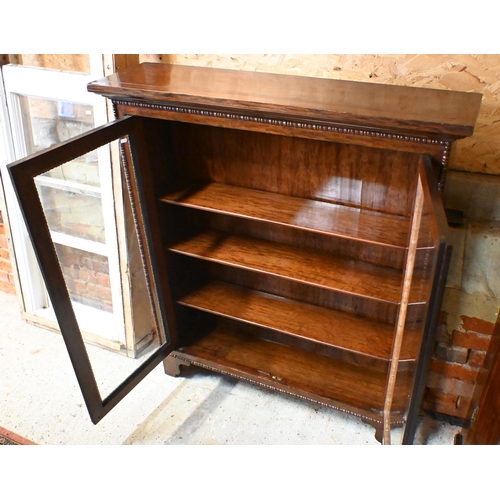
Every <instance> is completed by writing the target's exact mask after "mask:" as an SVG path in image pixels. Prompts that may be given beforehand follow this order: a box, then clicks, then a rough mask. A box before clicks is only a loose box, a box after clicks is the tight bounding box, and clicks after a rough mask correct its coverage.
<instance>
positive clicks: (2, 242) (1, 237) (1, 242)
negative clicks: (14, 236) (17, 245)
mask: <svg viewBox="0 0 500 500" xmlns="http://www.w3.org/2000/svg"><path fill="white" fill-rule="evenodd" d="M2 229H3V228H2V226H0V248H8V247H7V238H6V237H5V234H4V233H3V231H2Z"/></svg>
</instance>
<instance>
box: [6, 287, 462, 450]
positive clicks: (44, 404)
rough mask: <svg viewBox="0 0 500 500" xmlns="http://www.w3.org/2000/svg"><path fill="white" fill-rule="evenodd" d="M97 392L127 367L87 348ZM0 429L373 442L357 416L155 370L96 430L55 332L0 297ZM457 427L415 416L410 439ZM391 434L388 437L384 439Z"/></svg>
mask: <svg viewBox="0 0 500 500" xmlns="http://www.w3.org/2000/svg"><path fill="white" fill-rule="evenodd" d="M88 350H89V355H90V357H91V359H92V363H93V366H95V367H96V373H98V374H102V375H98V378H99V380H102V381H103V382H102V386H101V387H102V389H103V391H104V392H105V391H107V390H108V389H109V388H110V387H111V388H112V386H113V385H114V383H115V380H114V379H113V377H109V376H108V375H106V376H105V375H104V373H106V374H111V375H114V376H116V380H118V378H120V376H121V375H123V374H124V373H128V372H129V371H131V370H133V369H134V368H135V366H136V364H137V362H136V361H135V360H131V359H128V358H125V357H123V356H120V355H118V354H114V353H110V352H108V351H106V350H103V349H99V348H96V347H92V346H90V347H89V348H88ZM0 404H1V406H0V426H1V427H4V428H5V429H8V430H10V431H12V432H14V433H16V434H18V435H20V436H23V437H25V438H27V439H29V440H31V441H34V442H35V443H38V444H45V445H61V444H64V445H84V444H90V445H99V444H105V445H119V444H143V445H154V444H196V445H202V444H233V445H236V444H239V445H250V444H254V445H262V444H273V445H284V444H288V445H290V444H292V445H299V444H301V445H304V444H307V445H319V444H330V445H331V444H351V445H379V443H378V442H377V441H376V440H375V437H374V431H373V428H372V427H370V426H369V425H367V424H364V423H363V422H361V420H360V419H358V418H355V417H352V416H350V415H347V414H343V413H341V412H338V411H335V410H333V409H330V408H327V407H323V406H320V405H317V404H313V403H310V402H306V401H302V400H298V399H296V398H294V397H291V396H290V397H289V396H287V395H283V394H279V393H271V392H269V391H267V390H265V389H263V388H259V387H256V386H253V385H250V384H247V383H245V382H241V381H237V380H234V379H231V378H226V377H221V376H219V375H215V374H211V373H208V372H202V371H201V370H190V371H189V373H188V375H187V376H184V377H179V378H171V377H167V376H166V375H165V374H164V373H163V367H162V366H161V365H160V366H158V367H157V368H156V369H155V370H154V371H153V372H152V373H151V374H150V375H149V376H148V377H146V379H145V380H144V381H143V382H141V383H140V384H139V386H138V387H136V388H135V389H134V390H133V391H132V393H130V394H129V395H128V396H127V397H126V398H125V399H124V400H123V401H122V402H121V403H119V404H118V405H117V407H116V408H114V409H113V410H112V411H111V412H110V414H108V415H107V416H106V417H105V418H104V419H103V420H102V421H101V422H100V423H99V424H98V425H93V424H92V423H91V422H90V419H89V417H88V414H87V410H86V408H85V405H84V404H83V399H82V396H81V393H80V390H79V388H78V385H77V382H76V378H75V375H74V374H73V370H72V367H71V364H70V361H69V357H68V355H67V353H66V350H65V347H64V344H63V340H62V337H61V336H60V335H59V334H56V333H53V332H50V331H47V330H44V329H41V328H37V327H34V326H32V325H29V324H27V323H26V322H24V321H23V320H22V319H21V315H20V312H19V306H18V302H17V299H16V297H15V296H12V295H8V294H5V293H2V292H0ZM459 431H460V428H459V427H455V426H452V425H449V424H446V423H443V422H437V421H435V420H432V419H430V418H428V417H425V418H424V419H423V420H422V422H421V423H420V426H419V429H418V431H417V436H416V440H415V442H416V443H418V444H430V445H447V444H448V445H451V444H453V439H454V436H455V434H456V433H458V432H459ZM399 437H400V433H398V432H397V430H396V431H395V432H394V436H393V439H392V440H393V443H396V442H398V439H399Z"/></svg>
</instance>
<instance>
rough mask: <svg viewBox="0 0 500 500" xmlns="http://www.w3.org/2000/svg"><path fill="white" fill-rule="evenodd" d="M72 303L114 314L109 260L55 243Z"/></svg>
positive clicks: (102, 256)
mask: <svg viewBox="0 0 500 500" xmlns="http://www.w3.org/2000/svg"><path fill="white" fill-rule="evenodd" d="M54 246H55V249H56V252H57V256H58V257H59V263H60V264H61V268H62V271H63V274H64V277H65V280H66V285H67V287H68V291H69V294H70V297H71V300H73V301H75V302H78V303H80V304H83V305H86V306H90V307H94V308H96V309H99V310H101V311H106V312H113V299H112V296H111V282H110V279H109V264H108V258H107V257H105V256H104V255H99V254H96V253H91V252H86V251H84V250H79V249H77V248H72V247H69V246H67V245H61V244H57V243H55V245H54Z"/></svg>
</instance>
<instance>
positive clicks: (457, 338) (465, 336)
mask: <svg viewBox="0 0 500 500" xmlns="http://www.w3.org/2000/svg"><path fill="white" fill-rule="evenodd" d="M490 340H491V337H490V336H489V335H484V334H482V333H476V332H461V331H459V330H454V331H453V340H452V343H453V345H456V346H461V347H468V348H469V349H474V350H475V351H486V350H487V349H488V346H489V344H490Z"/></svg>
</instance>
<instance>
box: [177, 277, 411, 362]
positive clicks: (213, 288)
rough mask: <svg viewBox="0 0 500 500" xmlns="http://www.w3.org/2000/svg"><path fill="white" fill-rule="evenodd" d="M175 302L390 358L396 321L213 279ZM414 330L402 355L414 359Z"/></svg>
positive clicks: (318, 341)
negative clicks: (307, 302) (381, 319)
mask: <svg viewBox="0 0 500 500" xmlns="http://www.w3.org/2000/svg"><path fill="white" fill-rule="evenodd" d="M178 302H179V304H181V305H185V306H188V307H192V308H195V309H198V310H202V311H206V312H210V313H213V314H216V315H219V316H223V317H228V318H232V319H236V320H239V321H243V322H244V323H247V324H253V325H257V326H262V327H265V328H272V329H274V330H276V331H279V332H283V333H286V334H288V335H292V336H296V337H299V338H302V339H306V340H311V341H312V342H316V343H320V344H324V345H328V346H335V347H338V348H339V349H343V350H346V351H349V352H354V353H359V354H363V355H366V356H369V357H373V358H378V359H383V360H388V359H389V358H390V356H391V352H392V343H393V334H394V325H390V324H388V323H382V322H375V321H372V320H367V319H364V318H360V317H357V316H356V315H352V314H348V313H344V312H339V311H333V310H331V309H326V308H322V307H317V306H313V305H310V304H305V303H302V302H297V301H292V300H287V299H284V298H282V297H279V296H277V295H271V294H268V293H264V292H258V291H255V290H252V289H249V288H244V287H240V286H235V285H230V284H228V283H223V282H217V281H215V282H211V283H209V284H207V285H205V286H204V287H201V288H199V289H197V290H195V291H193V292H191V293H190V294H188V295H187V296H185V297H183V298H182V299H180V300H179V301H178ZM418 334H419V329H418V327H413V328H412V327H409V328H408V329H407V331H406V332H405V343H404V346H403V348H402V354H401V359H402V360H414V359H415V356H416V352H417V348H418V345H419V337H418Z"/></svg>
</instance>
